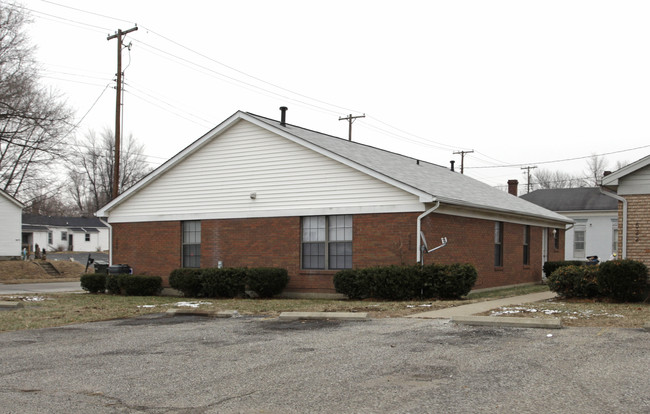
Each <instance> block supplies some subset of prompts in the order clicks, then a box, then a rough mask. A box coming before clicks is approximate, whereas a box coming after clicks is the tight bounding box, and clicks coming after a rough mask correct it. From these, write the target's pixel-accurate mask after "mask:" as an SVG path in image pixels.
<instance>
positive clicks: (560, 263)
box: [543, 260, 586, 276]
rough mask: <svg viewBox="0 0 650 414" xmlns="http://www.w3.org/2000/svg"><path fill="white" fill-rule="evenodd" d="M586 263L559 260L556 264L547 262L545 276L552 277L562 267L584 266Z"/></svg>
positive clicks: (544, 268)
mask: <svg viewBox="0 0 650 414" xmlns="http://www.w3.org/2000/svg"><path fill="white" fill-rule="evenodd" d="M585 264H586V262H584V261H581V260H559V261H555V262H545V263H544V267H543V270H544V274H545V275H546V276H551V275H552V274H553V272H555V271H556V270H557V269H559V268H560V267H564V266H584V265H585Z"/></svg>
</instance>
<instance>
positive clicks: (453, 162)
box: [449, 160, 456, 171]
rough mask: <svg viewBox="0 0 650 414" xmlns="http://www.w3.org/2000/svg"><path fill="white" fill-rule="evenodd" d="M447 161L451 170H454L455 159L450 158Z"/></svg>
mask: <svg viewBox="0 0 650 414" xmlns="http://www.w3.org/2000/svg"><path fill="white" fill-rule="evenodd" d="M449 162H450V163H451V170H452V171H454V164H456V161H454V160H451V161H449Z"/></svg>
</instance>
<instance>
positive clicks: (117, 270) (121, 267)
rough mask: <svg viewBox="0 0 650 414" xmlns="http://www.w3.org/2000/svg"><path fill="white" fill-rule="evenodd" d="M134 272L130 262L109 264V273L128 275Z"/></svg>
mask: <svg viewBox="0 0 650 414" xmlns="http://www.w3.org/2000/svg"><path fill="white" fill-rule="evenodd" d="M131 273H133V269H131V266H129V265H128V264H116V265H113V266H108V274H109V275H128V274H131Z"/></svg>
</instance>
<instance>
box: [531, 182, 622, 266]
mask: <svg viewBox="0 0 650 414" xmlns="http://www.w3.org/2000/svg"><path fill="white" fill-rule="evenodd" d="M521 198H523V199H524V200H526V201H530V202H531V203H535V204H537V205H539V206H542V207H544V208H547V209H549V210H551V211H555V212H556V213H559V214H562V215H563V216H566V217H569V218H572V219H573V220H574V221H575V224H574V225H573V226H572V227H570V228H569V229H567V230H566V235H565V246H564V258H565V259H566V260H586V258H587V257H588V256H598V258H599V260H600V261H603V260H609V258H610V257H611V256H612V253H615V252H617V251H618V201H617V200H616V199H615V198H614V197H612V196H611V195H608V194H605V193H604V192H603V191H602V190H601V189H600V188H599V187H585V188H554V189H543V190H535V191H532V192H530V193H528V194H524V195H522V196H521Z"/></svg>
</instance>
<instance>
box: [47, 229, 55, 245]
mask: <svg viewBox="0 0 650 414" xmlns="http://www.w3.org/2000/svg"><path fill="white" fill-rule="evenodd" d="M47 244H54V235H53V234H52V232H51V231H48V232H47Z"/></svg>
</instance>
